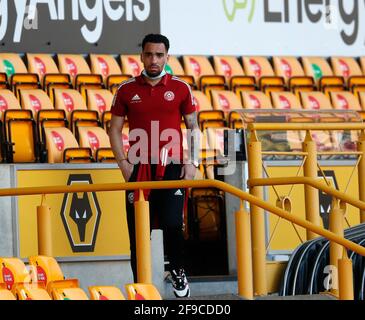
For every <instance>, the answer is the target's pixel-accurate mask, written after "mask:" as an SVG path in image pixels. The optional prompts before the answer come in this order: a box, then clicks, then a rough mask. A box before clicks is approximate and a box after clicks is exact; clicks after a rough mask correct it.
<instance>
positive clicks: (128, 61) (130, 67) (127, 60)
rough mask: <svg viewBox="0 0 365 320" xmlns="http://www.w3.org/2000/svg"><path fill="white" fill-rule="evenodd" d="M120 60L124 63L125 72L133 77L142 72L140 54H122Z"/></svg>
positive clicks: (123, 70) (123, 69)
mask: <svg viewBox="0 0 365 320" xmlns="http://www.w3.org/2000/svg"><path fill="white" fill-rule="evenodd" d="M120 61H121V64H122V73H123V74H130V75H131V76H132V77H136V76H139V75H140V74H141V72H142V70H143V64H142V62H141V57H140V56H139V55H137V54H135V55H121V56H120Z"/></svg>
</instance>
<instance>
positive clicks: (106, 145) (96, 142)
mask: <svg viewBox="0 0 365 320" xmlns="http://www.w3.org/2000/svg"><path fill="white" fill-rule="evenodd" d="M79 144H80V147H81V148H90V149H91V151H92V154H93V157H94V159H96V161H98V160H99V158H100V155H99V153H100V151H101V152H102V154H103V159H104V160H106V159H105V156H106V155H107V154H108V155H109V157H110V158H109V159H108V160H112V159H113V158H114V157H111V155H112V154H113V153H112V150H111V146H110V141H109V136H108V135H107V133H106V132H105V130H104V129H103V128H100V127H80V128H79ZM108 149H109V151H108ZM98 162H100V161H98Z"/></svg>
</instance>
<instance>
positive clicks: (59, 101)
mask: <svg viewBox="0 0 365 320" xmlns="http://www.w3.org/2000/svg"><path fill="white" fill-rule="evenodd" d="M54 97H55V109H61V110H64V111H65V112H66V117H67V120H68V122H69V127H70V129H71V131H72V132H74V133H75V134H76V135H77V127H79V126H98V125H100V121H99V113H98V111H96V110H88V108H87V106H86V102H85V100H84V98H83V97H82V96H81V94H80V93H79V92H78V91H76V90H73V89H55V90H54Z"/></svg>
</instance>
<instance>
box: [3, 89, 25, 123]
mask: <svg viewBox="0 0 365 320" xmlns="http://www.w3.org/2000/svg"><path fill="white" fill-rule="evenodd" d="M9 109H12V110H15V109H18V110H20V109H21V107H20V103H19V100H18V99H17V98H16V97H15V96H14V93H13V92H12V91H10V90H8V89H0V120H4V112H5V111H6V110H9Z"/></svg>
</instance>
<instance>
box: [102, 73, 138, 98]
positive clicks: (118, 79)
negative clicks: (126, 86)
mask: <svg viewBox="0 0 365 320" xmlns="http://www.w3.org/2000/svg"><path fill="white" fill-rule="evenodd" d="M131 77H132V76H131V75H130V74H119V75H113V76H112V77H108V78H107V80H106V88H107V89H108V90H109V91H110V92H111V93H112V94H113V95H114V94H116V93H117V90H118V89H119V86H120V84H121V83H122V82H124V81H127V80H129V79H130V78H131Z"/></svg>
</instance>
